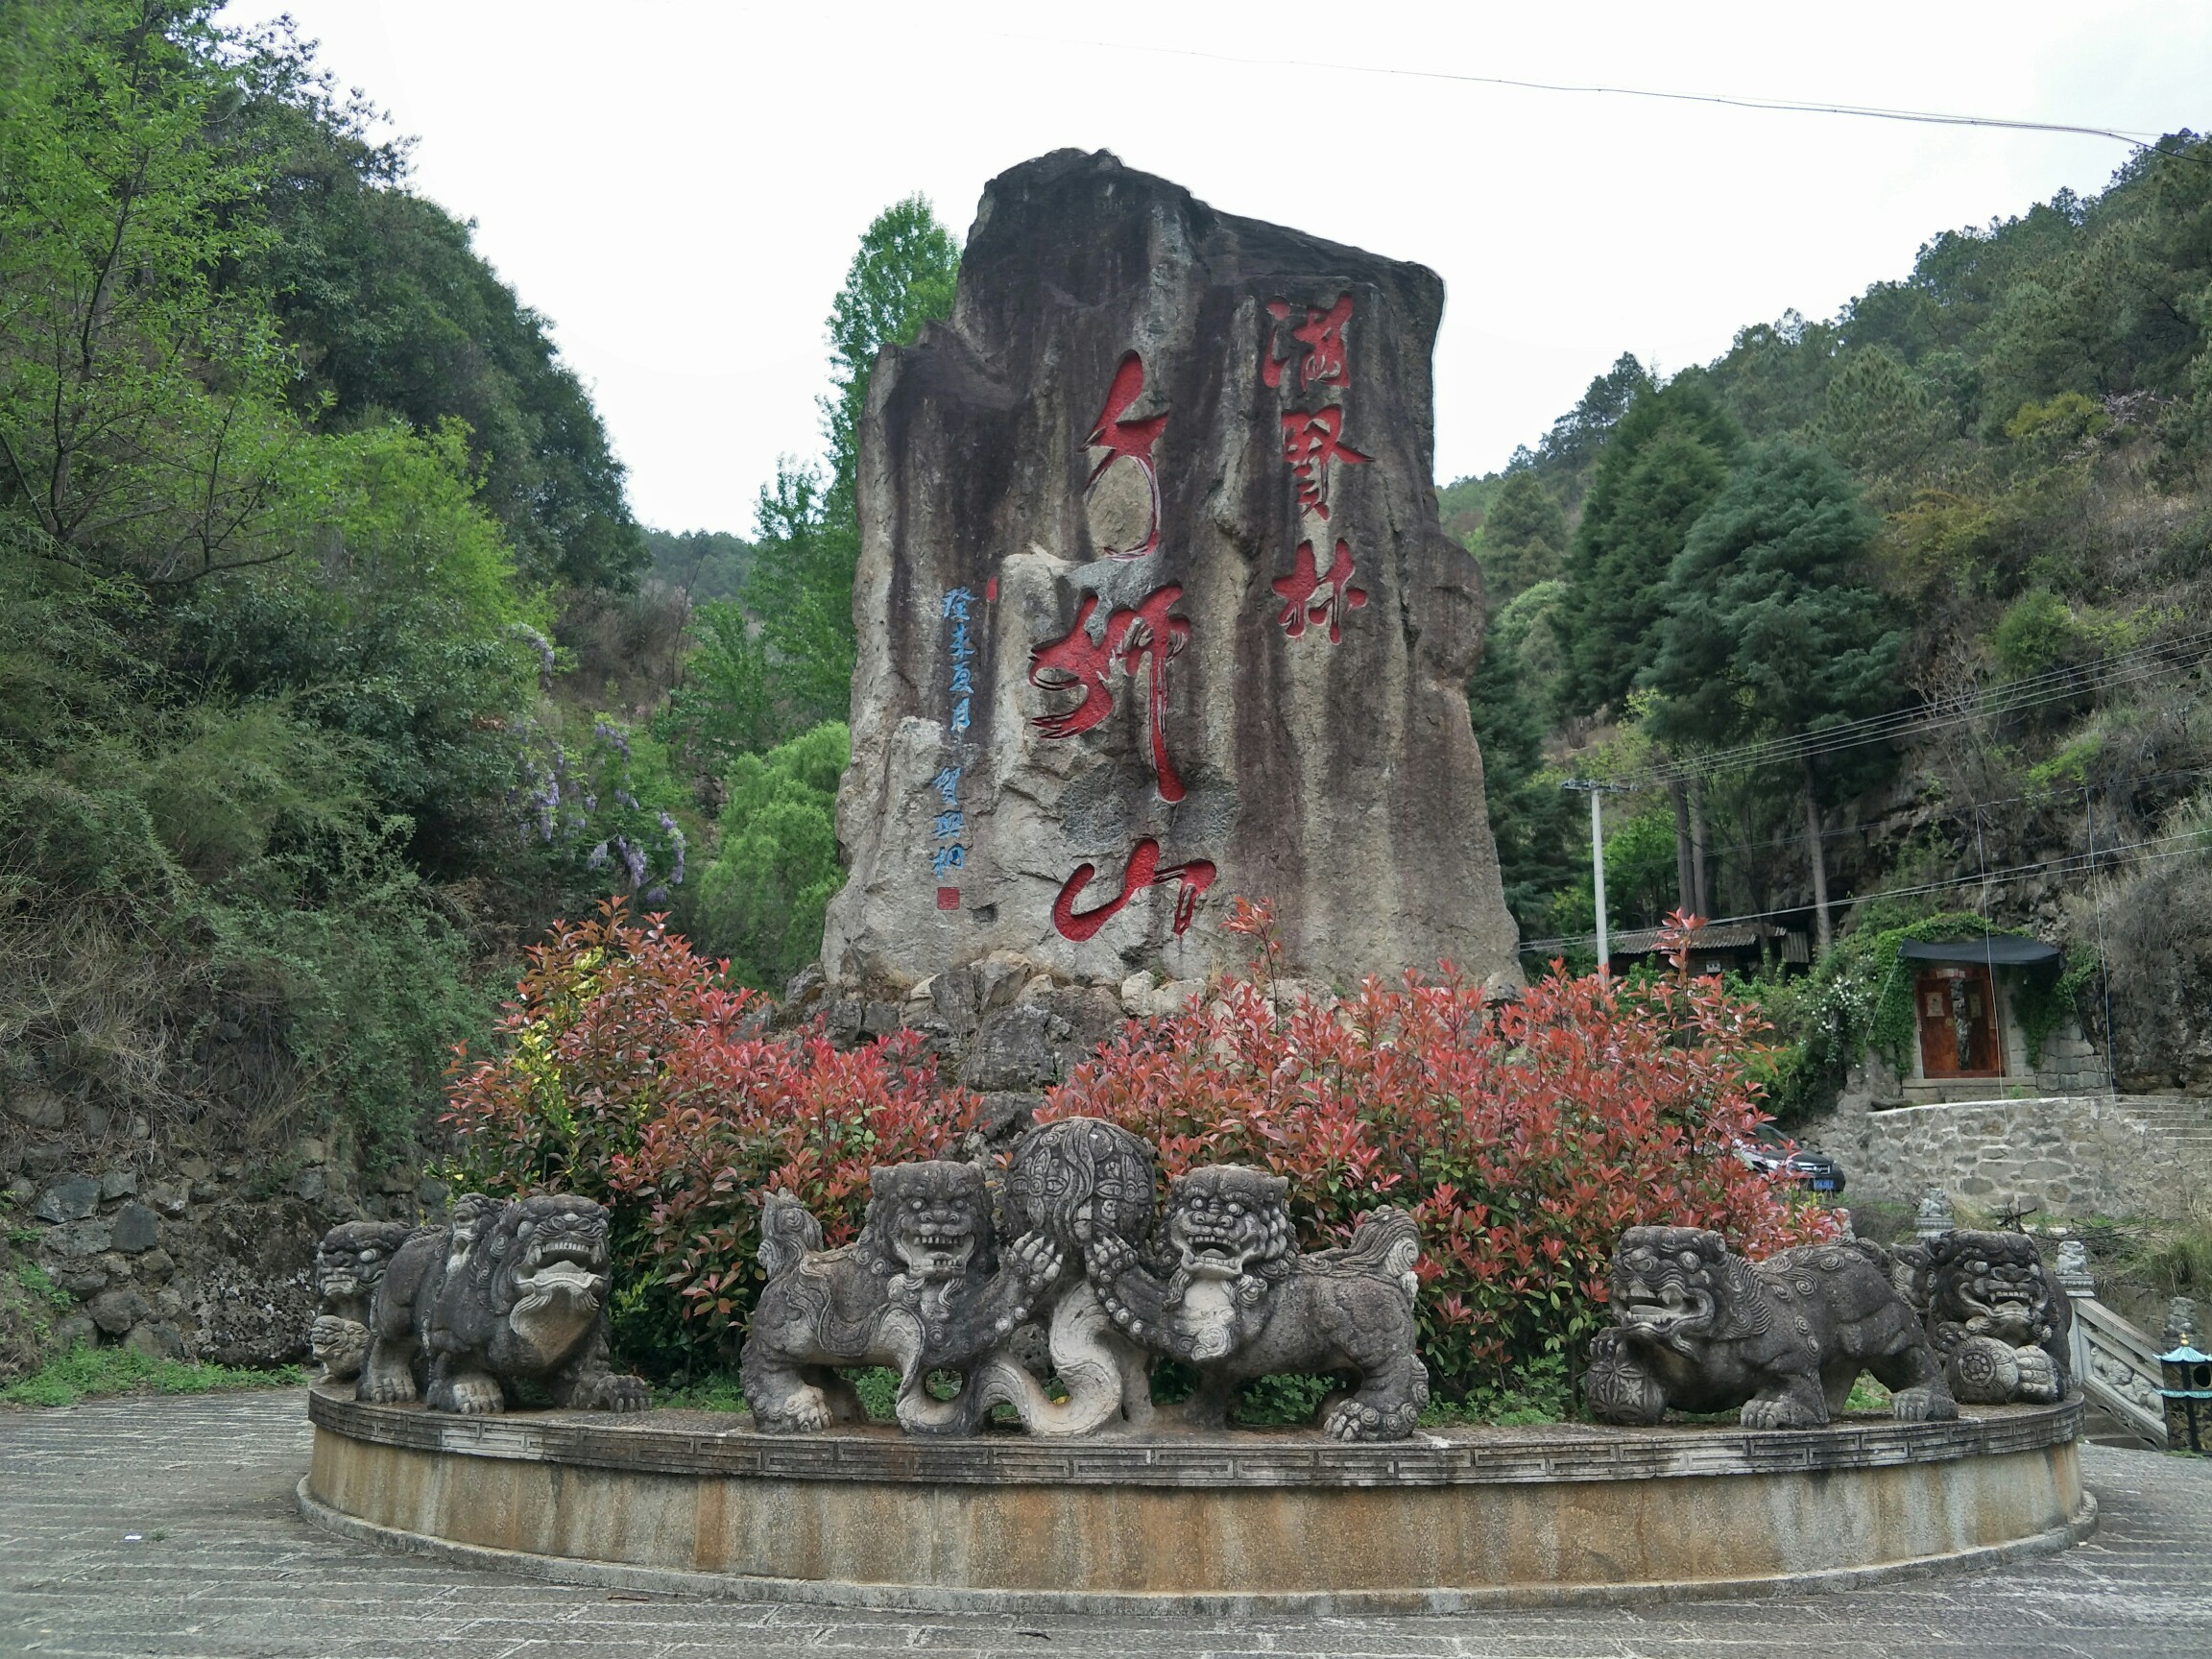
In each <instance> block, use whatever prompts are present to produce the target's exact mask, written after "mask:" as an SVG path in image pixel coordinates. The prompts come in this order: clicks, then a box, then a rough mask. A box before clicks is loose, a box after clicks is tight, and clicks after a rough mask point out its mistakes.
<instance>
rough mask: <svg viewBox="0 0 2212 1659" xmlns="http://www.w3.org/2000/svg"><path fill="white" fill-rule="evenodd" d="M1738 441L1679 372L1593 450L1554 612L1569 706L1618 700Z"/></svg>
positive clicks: (1694, 382)
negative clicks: (1592, 470) (1677, 561)
mask: <svg viewBox="0 0 2212 1659" xmlns="http://www.w3.org/2000/svg"><path fill="white" fill-rule="evenodd" d="M1742 442H1743V438H1742V434H1741V432H1740V431H1739V429H1738V427H1737V425H1736V422H1735V421H1734V420H1733V419H1732V418H1731V417H1730V416H1729V415H1728V413H1727V411H1726V410H1724V409H1722V408H1721V406H1720V401H1719V398H1718V397H1715V396H1714V394H1713V391H1712V388H1711V387H1710V386H1709V385H1708V384H1707V383H1706V382H1705V380H1704V379H1703V378H1702V377H1701V376H1699V375H1695V374H1683V375H1678V376H1676V377H1675V378H1674V379H1673V380H1671V381H1670V382H1669V383H1668V384H1667V385H1666V386H1664V387H1662V388H1659V389H1658V390H1656V391H1648V392H1646V393H1644V394H1642V395H1640V396H1639V397H1637V398H1636V399H1635V401H1634V402H1633V403H1631V404H1630V405H1629V407H1628V412H1627V413H1626V414H1625V415H1623V416H1622V417H1621V420H1620V421H1619V423H1618V424H1617V425H1616V426H1615V427H1614V428H1613V430H1612V435H1611V436H1610V437H1609V438H1608V439H1607V440H1606V444H1605V447H1604V450H1603V451H1602V453H1600V454H1599V458H1598V469H1597V474H1596V477H1595V478H1594V480H1593V481H1592V483H1591V486H1590V494H1589V497H1588V499H1587V500H1586V501H1585V502H1584V503H1583V508H1582V521H1581V523H1580V524H1579V525H1578V526H1576V528H1575V544H1574V548H1573V550H1572V552H1571V553H1570V555H1569V558H1568V561H1567V584H1568V589H1567V595H1566V598H1565V600H1564V601H1563V602H1562V604H1561V605H1560V607H1559V610H1558V611H1557V613H1555V615H1554V626H1555V627H1556V628H1557V629H1558V630H1559V637H1560V641H1561V643H1562V644H1563V645H1564V646H1565V648H1566V652H1567V662H1568V672H1567V677H1566V680H1565V682H1564V684H1563V686H1562V701H1563V704H1564V707H1565V709H1566V710H1567V711H1569V712H1577V713H1588V712H1590V711H1592V710H1595V709H1599V707H1601V706H1605V705H1612V706H1614V707H1616V708H1618V707H1619V706H1620V704H1621V703H1622V701H1623V698H1624V697H1625V696H1626V695H1627V692H1628V690H1629V687H1630V686H1632V685H1635V683H1636V677H1637V675H1638V674H1639V672H1641V671H1642V670H1643V668H1644V667H1645V666H1646V664H1647V662H1648V661H1650V650H1651V647H1650V644H1649V642H1648V640H1647V636H1648V634H1649V633H1650V630H1651V627H1652V625H1653V624H1654V623H1655V622H1656V621H1657V620H1658V619H1659V615H1660V612H1661V611H1662V609H1663V608H1664V600H1663V598H1662V593H1663V590H1664V589H1665V588H1666V585H1667V580H1668V571H1669V568H1670V567H1671V565H1672V564H1673V562H1674V556H1675V555H1676V554H1677V553H1679V552H1681V551H1682V546H1683V543H1684V541H1686V540H1687V538H1688V537H1689V534H1690V527H1691V526H1692V525H1693V524H1695V522H1696V521H1697V519H1698V517H1700V516H1701V515H1702V514H1703V513H1704V511H1705V509H1706V508H1707V507H1708V506H1710V505H1711V504H1712V502H1713V500H1714V498H1715V497H1716V496H1718V495H1719V493H1720V492H1721V489H1722V488H1723V487H1724V486H1725V485H1726V483H1727V481H1728V469H1729V464H1730V462H1731V460H1732V459H1733V457H1734V455H1735V453H1736V450H1737V448H1738V447H1739V446H1740V445H1741V444H1742Z"/></svg>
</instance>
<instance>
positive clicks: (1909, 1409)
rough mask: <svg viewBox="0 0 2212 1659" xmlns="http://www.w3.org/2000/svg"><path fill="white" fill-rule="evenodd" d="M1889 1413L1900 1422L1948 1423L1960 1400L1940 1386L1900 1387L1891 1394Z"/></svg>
mask: <svg viewBox="0 0 2212 1659" xmlns="http://www.w3.org/2000/svg"><path fill="white" fill-rule="evenodd" d="M1889 1415H1890V1416H1892V1417H1894V1418H1895V1419H1896V1420H1897V1421H1898V1422H1900V1423H1948V1422H1950V1421H1951V1420H1952V1419H1953V1418H1955V1417H1957V1416H1958V1415H1959V1402H1958V1401H1956V1400H1954V1399H1952V1398H1951V1396H1950V1395H1948V1394H1946V1393H1944V1392H1943V1391H1942V1390H1941V1389H1938V1388H1928V1387H1921V1388H1900V1389H1898V1390H1897V1392H1896V1393H1894V1394H1892V1395H1890V1396H1889Z"/></svg>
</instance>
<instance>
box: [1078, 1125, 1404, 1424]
mask: <svg viewBox="0 0 2212 1659" xmlns="http://www.w3.org/2000/svg"><path fill="white" fill-rule="evenodd" d="M1288 1191H1289V1184H1288V1183H1287V1182H1286V1181H1285V1180H1284V1179H1283V1178H1282V1177H1281V1176H1278V1175H1269V1174H1266V1173H1264V1172H1262V1171H1261V1170H1258V1169H1248V1168H1245V1167H1243V1166H1239V1165H1234V1164H1225V1165H1218V1166H1212V1167H1208V1168H1201V1169H1193V1170H1190V1172H1189V1173H1187V1174H1184V1175H1180V1176H1178V1177H1177V1178H1176V1179H1175V1180H1174V1181H1173V1182H1172V1183H1170V1185H1169V1186H1168V1189H1167V1203H1166V1214H1165V1215H1164V1217H1163V1221H1162V1225H1161V1228H1160V1231H1159V1234H1158V1236H1157V1238H1155V1239H1154V1241H1153V1242H1152V1244H1151V1246H1150V1247H1149V1248H1148V1249H1144V1250H1140V1249H1138V1248H1137V1247H1135V1246H1134V1245H1132V1244H1131V1243H1130V1242H1129V1241H1128V1240H1127V1239H1125V1238H1120V1237H1118V1236H1117V1235H1113V1234H1099V1235H1094V1237H1093V1238H1091V1239H1090V1240H1088V1241H1087V1243H1086V1246H1085V1260H1086V1263H1087V1267H1088V1271H1089V1275H1090V1279H1091V1284H1092V1286H1093V1287H1094V1291H1095V1293H1096V1295H1097V1298H1098V1301H1099V1304H1100V1305H1101V1306H1102V1307H1103V1308H1104V1309H1105V1311H1106V1313H1107V1316H1108V1317H1109V1318H1111V1319H1112V1320H1113V1322H1114V1324H1115V1325H1116V1326H1117V1327H1118V1329H1119V1330H1121V1331H1122V1332H1124V1333H1126V1334H1127V1335H1128V1336H1129V1337H1131V1338H1132V1339H1134V1340H1136V1341H1138V1342H1140V1343H1142V1344H1143V1345H1144V1346H1146V1347H1148V1348H1151V1349H1153V1350H1155V1351H1157V1352H1160V1353H1163V1354H1166V1355H1169V1356H1171V1357H1172V1358H1177V1359H1180V1360H1182V1361H1184V1362H1185V1363H1186V1364H1189V1365H1191V1366H1193V1367H1194V1368H1195V1369H1196V1370H1197V1372H1198V1376H1199V1384H1198V1389H1197V1391H1196V1392H1195V1393H1194V1394H1193V1395H1192V1396H1191V1397H1190V1400H1189V1402H1187V1403H1186V1404H1185V1405H1184V1406H1182V1407H1178V1414H1179V1415H1180V1416H1181V1417H1182V1418H1183V1419H1184V1420H1185V1421H1187V1422H1189V1423H1190V1424H1191V1425H1193V1426H1194V1427H1204V1428H1213V1427H1218V1426H1219V1425H1221V1424H1222V1423H1224V1422H1226V1420H1227V1418H1228V1414H1229V1409H1230V1407H1232V1406H1233V1405H1234V1404H1235V1403H1236V1398H1237V1390H1238V1388H1239V1387H1240V1386H1241V1385H1242V1384H1243V1383H1248V1382H1251V1381H1252V1380H1254V1379H1255V1378H1260V1377H1268V1376H1275V1375H1279V1374H1281V1373H1285V1372H1307V1373H1313V1372H1319V1373H1335V1374H1337V1375H1338V1376H1340V1377H1343V1378H1345V1379H1346V1380H1347V1381H1348V1382H1349V1383H1350V1384H1351V1386H1350V1388H1349V1390H1348V1391H1341V1392H1338V1393H1336V1394H1333V1395H1332V1396H1330V1398H1329V1399H1327V1400H1326V1401H1324V1402H1323V1404H1322V1407H1321V1413H1320V1415H1321V1422H1322V1428H1323V1431H1324V1432H1326V1433H1328V1434H1329V1435H1331V1436H1332V1437H1334V1438H1335V1439H1339V1440H1393V1439H1400V1438H1403V1437H1404V1436H1406V1435H1407V1434H1409V1433H1411V1432H1412V1431H1413V1425H1414V1422H1415V1420H1416V1419H1417V1418H1418V1417H1419V1416H1420V1413H1421V1407H1423V1406H1425V1405H1427V1404H1428V1401H1429V1378H1428V1373H1427V1372H1426V1371H1425V1370H1424V1369H1423V1367H1422V1364H1421V1361H1420V1359H1419V1358H1418V1357H1417V1355H1416V1354H1415V1352H1414V1334H1415V1332H1414V1323H1413V1297H1414V1292H1415V1289H1416V1287H1417V1281H1416V1279H1415V1277H1414V1273H1413V1264H1414V1262H1416V1261H1418V1260H1419V1258H1420V1253H1421V1241H1420V1236H1419V1234H1418V1233H1417V1232H1416V1231H1415V1228H1414V1224H1413V1218H1412V1216H1410V1215H1408V1214H1407V1213H1406V1212H1405V1211H1403V1210H1378V1211H1374V1212H1372V1213H1370V1214H1366V1215H1363V1216H1361V1217H1360V1219H1359V1223H1358V1229H1357V1231H1355V1232H1354V1234H1353V1236H1352V1242H1351V1243H1350V1244H1348V1245H1346V1246H1345V1247H1344V1248H1342V1249H1338V1250H1323V1251H1319V1252H1316V1253H1314V1254H1312V1255H1302V1254H1300V1253H1299V1250H1298V1246H1297V1241H1296V1238H1295V1236H1294V1234H1293V1232H1292V1229H1291V1224H1290V1213H1289V1208H1288V1205H1287V1203H1286V1199H1287V1196H1288Z"/></svg>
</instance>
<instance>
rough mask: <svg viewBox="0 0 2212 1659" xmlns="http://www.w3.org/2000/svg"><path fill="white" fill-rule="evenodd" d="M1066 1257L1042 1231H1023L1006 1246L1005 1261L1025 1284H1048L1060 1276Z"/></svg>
mask: <svg viewBox="0 0 2212 1659" xmlns="http://www.w3.org/2000/svg"><path fill="white" fill-rule="evenodd" d="M1065 1261H1066V1257H1065V1256H1064V1255H1063V1254H1062V1252H1061V1249H1060V1246H1059V1245H1057V1244H1055V1243H1054V1242H1053V1241H1052V1239H1051V1238H1050V1237H1049V1236H1048V1235H1046V1234H1044V1233H1038V1232H1030V1233H1024V1234H1022V1237H1021V1238H1017V1239H1015V1240H1014V1242H1013V1243H1011V1244H1009V1245H1008V1246H1007V1247H1006V1262H1007V1264H1008V1265H1009V1266H1011V1267H1012V1268H1013V1269H1014V1272H1015V1273H1016V1274H1017V1275H1018V1276H1019V1277H1020V1278H1021V1279H1022V1281H1023V1282H1024V1283H1026V1284H1030V1285H1048V1284H1050V1283H1051V1282H1052V1281H1053V1280H1055V1279H1057V1278H1059V1277H1060V1268H1061V1266H1062V1264H1063V1263H1064V1262H1065Z"/></svg>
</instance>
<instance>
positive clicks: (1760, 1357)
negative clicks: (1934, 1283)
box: [1584, 1227, 1959, 1429]
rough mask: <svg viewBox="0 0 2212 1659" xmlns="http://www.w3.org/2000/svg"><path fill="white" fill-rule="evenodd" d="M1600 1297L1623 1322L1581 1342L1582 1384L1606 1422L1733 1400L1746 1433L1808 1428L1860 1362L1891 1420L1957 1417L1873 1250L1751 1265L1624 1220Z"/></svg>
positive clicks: (1720, 1407) (1931, 1356) (1883, 1258)
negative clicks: (1586, 1349)
mask: <svg viewBox="0 0 2212 1659" xmlns="http://www.w3.org/2000/svg"><path fill="white" fill-rule="evenodd" d="M1607 1299H1608V1301H1609V1302H1610V1303H1611V1306H1612V1310H1613V1312H1614V1315H1615V1317H1617V1318H1618V1319H1619V1320H1620V1324H1619V1325H1618V1326H1616V1327H1615V1328H1614V1329H1612V1330H1609V1331H1602V1332H1599V1334H1598V1335H1597V1337H1596V1338H1595V1339H1594V1340H1593V1341H1592V1342H1591V1345H1590V1370H1589V1372H1588V1375H1587V1378H1586V1380H1585V1383H1584V1387H1585V1395H1586V1398H1587V1399H1588V1401H1589V1403H1590V1409H1591V1412H1592V1414H1593V1415H1595V1416H1596V1417H1598V1418H1599V1420H1600V1421H1603V1422H1609V1423H1656V1422H1658V1421H1659V1418H1660V1415H1661V1413H1662V1412H1664V1411H1665V1410H1666V1409H1667V1408H1668V1407H1674V1408H1675V1409H1677V1410H1683V1411H1725V1410H1728V1409H1729V1408H1731V1407H1739V1406H1740V1407H1743V1411H1742V1413H1741V1416H1740V1418H1739V1421H1741V1422H1742V1424H1743V1427H1744V1428H1746V1429H1816V1428H1818V1427H1820V1426H1821V1425H1823V1424H1825V1423H1826V1422H1827V1421H1828V1419H1829V1414H1830V1413H1831V1412H1832V1411H1836V1410H1839V1409H1840V1408H1841V1407H1842V1405H1843V1402H1844V1400H1845V1399H1846V1398H1847V1397H1848V1396H1849V1394H1850V1392H1851V1384H1852V1383H1854V1382H1855V1381H1857V1379H1858V1376H1859V1373H1860V1372H1862V1371H1871V1372H1872V1373H1873V1374H1874V1376H1875V1377H1876V1378H1877V1379H1879V1380H1880V1381H1881V1382H1882V1383H1885V1384H1886V1385H1887V1387H1888V1388H1889V1389H1890V1390H1891V1391H1892V1393H1891V1403H1890V1409H1891V1412H1892V1414H1893V1415H1895V1416H1897V1417H1899V1418H1903V1419H1907V1420H1910V1421H1935V1420H1941V1419H1948V1418H1951V1417H1956V1416H1957V1415H1958V1412H1959V1408H1958V1406H1957V1404H1956V1402H1955V1401H1954V1400H1953V1399H1952V1396H1951V1392H1950V1390H1949V1388H1947V1387H1946V1386H1945V1384H1944V1381H1943V1366H1942V1362H1941V1360H1940V1359H1939V1358H1937V1356H1936V1351H1935V1350H1934V1349H1933V1348H1932V1347H1931V1346H1930V1345H1929V1342H1928V1338H1927V1334H1926V1332H1925V1331H1923V1330H1922V1328H1921V1324H1920V1320H1919V1318H1918V1316H1917V1315H1916V1313H1915V1311H1914V1310H1913V1309H1912V1307H1911V1304H1910V1303H1908V1302H1907V1301H1906V1299H1905V1298H1904V1297H1903V1296H1901V1295H1900V1294H1898V1291H1897V1289H1896V1287H1895V1286H1894V1285H1892V1284H1891V1283H1890V1276H1889V1259H1888V1257H1887V1254H1886V1253H1885V1252H1884V1251H1883V1250H1882V1249H1881V1247H1880V1246H1879V1245H1874V1244H1868V1243H1864V1242H1863V1241H1861V1240H1857V1239H1845V1240H1839V1241H1837V1242H1834V1243H1828V1244H1805V1245H1800V1246H1798V1247H1797V1248H1796V1249H1793V1250H1785V1251H1783V1252H1781V1253H1780V1254H1779V1255H1775V1256H1770V1257H1768V1258H1767V1260H1766V1261H1764V1262H1746V1261H1744V1260H1743V1258H1742V1257H1740V1256H1735V1255H1731V1254H1730V1253H1729V1251H1728V1249H1727V1247H1726V1245H1725V1244H1724V1243H1723V1241H1722V1239H1721V1238H1720V1235H1719V1234H1718V1233H1711V1232H1707V1231H1705V1230H1703V1229H1701V1228H1695V1227H1631V1228H1629V1229H1628V1231H1627V1232H1625V1233H1623V1235H1622V1236H1621V1242H1620V1244H1619V1245H1618V1246H1617V1247H1616V1248H1615V1250H1614V1252H1613V1271H1612V1279H1611V1285H1610V1289H1609V1293H1608V1297H1607Z"/></svg>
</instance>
